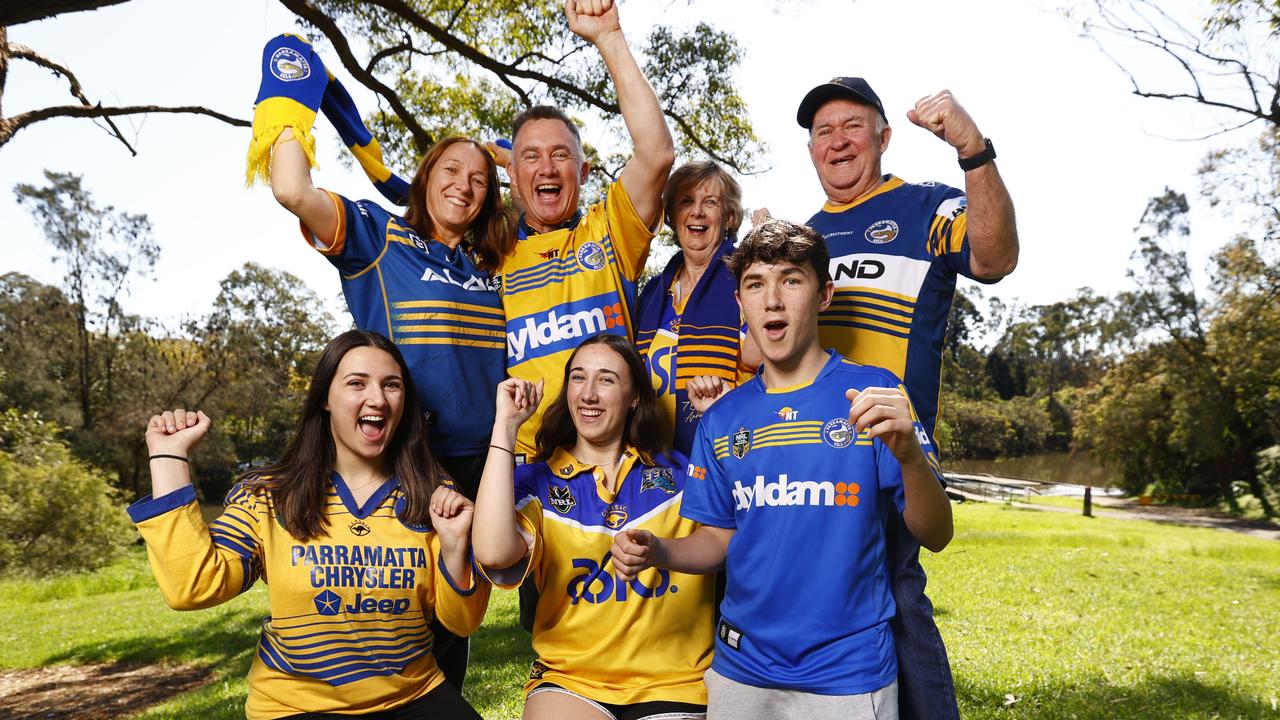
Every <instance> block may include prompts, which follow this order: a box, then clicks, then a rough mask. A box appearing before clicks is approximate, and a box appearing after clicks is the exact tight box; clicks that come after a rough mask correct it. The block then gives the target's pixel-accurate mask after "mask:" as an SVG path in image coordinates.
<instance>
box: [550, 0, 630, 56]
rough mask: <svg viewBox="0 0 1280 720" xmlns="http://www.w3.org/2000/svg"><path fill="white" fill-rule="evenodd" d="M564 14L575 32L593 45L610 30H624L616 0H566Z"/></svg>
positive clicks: (570, 27) (598, 42)
mask: <svg viewBox="0 0 1280 720" xmlns="http://www.w3.org/2000/svg"><path fill="white" fill-rule="evenodd" d="M564 16H565V18H566V19H567V20H568V21H569V29H570V30H572V31H573V34H575V35H577V36H578V37H580V38H582V39H583V40H586V41H587V42H589V43H591V44H592V45H599V44H600V39H601V38H602V37H604V36H605V35H606V34H608V33H610V32H618V33H620V32H622V24H621V23H620V22H619V21H618V5H617V3H616V2H615V0H565V4H564Z"/></svg>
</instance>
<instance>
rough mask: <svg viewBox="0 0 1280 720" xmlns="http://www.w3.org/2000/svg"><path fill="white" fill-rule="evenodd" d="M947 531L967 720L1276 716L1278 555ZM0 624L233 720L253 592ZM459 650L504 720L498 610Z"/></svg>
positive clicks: (132, 574) (946, 576) (54, 656)
mask: <svg viewBox="0 0 1280 720" xmlns="http://www.w3.org/2000/svg"><path fill="white" fill-rule="evenodd" d="M956 524H957V537H956V540H955V541H954V542H953V544H952V545H951V547H950V548H949V549H948V550H947V551H946V552H944V553H942V554H941V555H938V556H934V557H927V558H926V559H925V563H926V567H927V568H928V570H929V573H930V594H931V596H932V597H933V599H934V601H935V604H936V606H937V614H938V623H939V626H940V627H941V628H942V633H943V637H944V638H945V639H946V641H947V645H948V647H949V649H950V652H951V662H952V669H953V671H954V673H955V677H956V686H957V690H958V693H959V697H960V703H961V709H962V712H963V714H964V716H965V717H966V718H1034V719H1043V720H1057V719H1059V718H1061V719H1063V720H1066V719H1067V718H1204V719H1205V720H1208V719H1209V718H1280V711H1278V710H1277V709H1276V704H1277V700H1275V698H1277V697H1280V652H1278V651H1277V649H1276V648H1277V641H1276V638H1277V637H1280V613H1278V612H1277V611H1276V610H1275V608H1277V607H1280V543H1276V542H1270V541H1264V540H1257V539H1254V538H1249V537H1243V536H1239V535H1234V534H1230V533H1226V532H1222V531H1217V530H1205V529H1199V528H1183V527H1173V526H1165V525H1158V524H1155V523H1149V522H1140V521H1119V520H1109V519H1105V518H1092V519H1091V518H1083V517H1080V516H1078V515H1074V514H1061V513H1043V512H1035V511H1026V510H1018V509H1015V508H1011V507H1007V506H999V505H978V504H976V503H966V504H965V505H962V506H957V507H956ZM926 554H927V553H926ZM0 612H3V613H5V614H6V615H7V616H8V617H9V618H11V621H10V623H9V624H8V625H7V627H6V628H4V629H3V630H0V667H4V668H14V667H33V666H40V665H46V664H53V663H82V662H99V661H115V660H126V661H137V662H195V663H200V664H203V665H206V666H208V667H209V668H210V672H211V673H213V674H214V676H215V681H214V682H212V683H210V684H209V685H207V686H205V687H204V688H202V689H200V690H198V691H195V692H192V693H189V694H187V695H183V696H181V697H179V698H176V699H174V700H172V701H170V702H169V703H166V704H164V705H162V706H157V707H155V708H153V709H151V710H150V711H148V712H147V713H145V714H144V715H142V716H141V717H145V718H178V717H184V718H186V717H200V718H237V717H241V716H242V706H243V702H244V696H245V684H244V675H245V673H246V672H247V671H248V667H249V662H250V659H251V658H252V652H253V647H254V643H255V642H256V639H257V632H258V626H259V623H260V622H261V619H262V617H263V616H264V615H265V612H266V593H265V591H264V589H262V588H261V587H258V588H255V589H254V590H253V591H251V592H249V593H247V594H246V595H244V596H242V597H240V598H238V599H236V600H235V601H233V602H231V603H228V604H227V605H224V606H222V607H220V608H217V609H214V610H206V611H202V612H197V613H177V612H174V611H171V610H169V609H167V608H165V607H164V605H163V603H162V602H161V601H160V597H159V593H158V592H157V591H156V590H155V588H154V586H153V585H152V581H151V577H150V570H149V568H148V567H147V565H146V561H145V558H144V557H143V555H142V554H141V552H134V553H131V554H130V555H128V556H127V557H125V558H123V559H122V560H120V561H119V562H117V563H116V564H114V565H112V566H111V567H109V568H106V569H104V570H101V571H99V572H96V573H92V574H89V575H83V576H72V577H63V578H56V579H46V580H37V581H29V580H24V581H3V582H0ZM472 648H473V649H472V666H471V673H470V675H469V677H468V682H467V696H468V697H469V698H470V700H471V701H472V702H473V703H474V704H475V705H476V707H477V709H479V710H480V712H481V713H482V714H483V715H484V716H485V717H487V718H508V717H518V716H519V708H520V702H519V698H518V688H519V686H520V684H521V683H522V682H523V679H524V677H525V675H526V673H527V670H528V663H529V660H530V659H531V655H530V654H529V651H528V635H527V634H526V633H525V632H524V631H523V630H520V629H518V628H516V627H515V598H514V594H512V593H497V594H495V596H494V602H493V604H492V605H491V608H490V615H489V617H488V618H486V623H485V626H484V627H483V628H482V629H481V630H480V631H479V632H478V633H477V634H476V636H475V638H474V642H473V645H472Z"/></svg>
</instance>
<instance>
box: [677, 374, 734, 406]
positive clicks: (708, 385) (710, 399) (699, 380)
mask: <svg viewBox="0 0 1280 720" xmlns="http://www.w3.org/2000/svg"><path fill="white" fill-rule="evenodd" d="M732 389H733V383H731V382H728V381H726V380H725V379H724V378H719V377H715V376H713V375H699V376H698V377H695V378H690V379H689V384H688V385H685V392H686V393H688V395H689V403H690V404H691V405H693V409H694V410H697V411H698V413H699V414H702V413H705V412H706V411H707V410H708V409H710V408H711V406H712V405H713V404H714V403H715V401H716V400H719V399H720V398H722V397H724V394H725V393H727V392H729V391H730V390H732Z"/></svg>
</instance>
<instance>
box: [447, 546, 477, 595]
mask: <svg viewBox="0 0 1280 720" xmlns="http://www.w3.org/2000/svg"><path fill="white" fill-rule="evenodd" d="M467 550H468V548H467V540H466V538H462V539H461V540H458V541H456V542H452V543H446V542H445V540H444V538H441V540H440V562H442V563H443V564H444V567H445V570H447V571H448V572H449V577H450V578H452V579H453V582H454V583H455V584H456V585H457V586H458V587H459V588H461V589H467V588H470V587H472V586H473V585H474V584H475V578H473V577H472V576H471V557H470V555H469V553H468V552H467Z"/></svg>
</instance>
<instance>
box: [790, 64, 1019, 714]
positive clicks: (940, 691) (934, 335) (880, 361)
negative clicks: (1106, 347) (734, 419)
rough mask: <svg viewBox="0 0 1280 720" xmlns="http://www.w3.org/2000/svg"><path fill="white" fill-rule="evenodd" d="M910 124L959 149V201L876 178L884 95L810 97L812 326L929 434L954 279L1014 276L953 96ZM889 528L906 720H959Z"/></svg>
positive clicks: (897, 521) (905, 555) (974, 131)
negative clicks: (825, 260)
mask: <svg viewBox="0 0 1280 720" xmlns="http://www.w3.org/2000/svg"><path fill="white" fill-rule="evenodd" d="M907 118H908V119H909V120H910V121H911V122H913V123H915V124H916V125H919V126H920V127H922V128H925V129H926V130H929V131H930V132H932V133H933V134H935V135H937V136H938V137H939V138H941V139H942V140H943V141H945V142H946V143H947V144H948V145H950V146H952V147H953V148H955V149H956V153H957V158H958V160H959V163H960V168H961V169H962V170H963V171H964V191H963V192H962V191H960V190H958V189H956V188H951V187H947V186H945V185H941V184H938V183H932V182H930V183H922V184H913V183H908V182H905V181H903V180H902V179H900V178H897V177H894V176H893V175H886V174H884V173H883V171H882V170H881V168H880V159H881V156H882V155H883V154H884V152H885V150H886V149H887V148H888V147H889V137H890V135H891V134H892V130H891V129H890V127H889V123H888V119H887V117H886V116H885V112H884V105H883V104H882V103H881V102H880V98H879V96H877V95H876V93H875V91H874V90H872V89H871V86H870V85H869V84H867V81H866V80H863V79H862V78H858V77H837V78H833V79H832V80H831V81H830V82H827V83H823V84H821V85H819V86H817V87H815V88H814V89H813V90H811V91H809V93H808V94H807V95H805V97H804V100H802V101H801V102H800V109H799V111H798V112H797V113H796V121H797V122H799V123H800V126H801V127H803V128H805V129H806V130H808V131H809V157H810V159H811V160H812V161H813V166H814V168H815V169H816V170H817V171H818V179H819V181H821V183H822V189H823V190H824V191H826V194H827V202H826V203H825V204H824V206H823V208H822V210H821V211H820V212H818V213H817V214H816V215H814V216H813V217H812V218H810V219H809V225H810V226H811V227H813V228H814V229H815V230H817V231H818V232H820V233H822V235H823V236H824V237H825V238H826V241H827V245H828V247H829V249H830V252H831V265H830V268H831V278H832V280H834V281H835V297H834V299H833V300H832V302H831V305H830V307H828V308H827V309H826V310H825V311H824V312H823V313H822V316H821V319H820V326H819V334H820V337H821V342H822V345H823V347H834V348H836V349H837V350H838V351H839V352H840V353H841V354H843V355H845V356H846V357H848V358H851V359H853V360H856V361H858V362H860V363H864V364H867V365H878V366H880V367H884V368H888V369H889V370H891V371H893V372H894V373H896V374H897V375H898V376H899V377H900V378H902V379H903V381H904V383H905V385H906V388H907V391H908V393H909V394H910V396H911V400H912V402H913V403H914V405H915V409H916V411H917V412H918V414H919V418H920V421H921V424H922V425H923V426H924V428H925V430H926V431H927V432H928V433H929V435H930V436H931V437H932V436H933V434H934V424H935V422H936V420H937V411H938V392H939V384H940V382H939V380H940V375H941V370H942V340H943V336H944V334H945V332H946V326H947V315H948V314H949V312H950V310H951V301H952V297H953V296H954V294H955V288H956V276H957V275H964V276H965V277H968V278H972V279H974V280H977V281H979V282H984V283H986V282H995V281H996V280H999V279H1000V278H1002V277H1004V276H1005V275H1007V274H1009V273H1010V272H1012V271H1013V268H1014V266H1015V265H1017V262H1018V233H1017V229H1016V227H1015V224H1014V216H1013V201H1012V200H1011V199H1010V198H1009V192H1008V190H1006V189H1005V186H1004V182H1003V181H1002V180H1001V179H1000V173H999V172H998V171H997V170H996V165H995V162H994V160H995V157H996V153H995V148H994V146H993V145H992V144H991V141H990V140H989V139H987V138H986V137H984V136H983V134H982V133H981V132H979V131H978V127H977V125H976V124H974V121H973V118H971V117H970V116H969V113H968V112H966V111H965V109H964V108H963V107H961V106H960V103H958V102H956V100H955V99H954V98H953V97H952V96H951V93H950V92H949V91H946V90H944V91H942V92H940V93H938V94H936V95H931V96H929V97H925V98H922V99H921V100H919V101H918V102H917V103H916V104H915V107H914V108H912V109H911V110H909V111H908V112H907ZM885 527H886V532H887V541H888V542H887V547H888V557H887V561H888V564H889V572H890V575H891V577H892V585H893V596H894V601H895V603H896V605H897V615H896V617H895V618H894V621H893V630H894V637H895V640H896V642H897V649H898V661H899V662H898V668H899V670H898V683H899V702H900V712H901V716H902V718H904V719H910V718H920V719H922V720H924V719H927V720H938V719H939V718H959V712H958V710H957V708H956V701H955V687H954V685H953V684H952V680H951V669H950V666H949V665H948V663H947V652H946V648H945V647H944V646H943V643H942V637H941V636H940V635H939V633H938V628H937V625H936V624H935V623H934V621H933V606H932V604H931V603H930V602H929V599H928V598H927V597H926V596H925V594H924V588H925V574H924V570H923V569H922V568H921V567H920V545H919V543H917V542H916V541H915V540H914V539H913V538H912V536H911V533H909V532H908V531H907V530H906V527H905V526H904V525H903V521H902V517H901V515H899V514H898V513H897V512H894V511H892V509H890V510H888V511H887V512H886V513H885Z"/></svg>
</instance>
